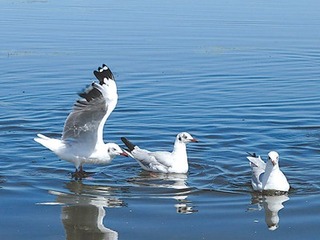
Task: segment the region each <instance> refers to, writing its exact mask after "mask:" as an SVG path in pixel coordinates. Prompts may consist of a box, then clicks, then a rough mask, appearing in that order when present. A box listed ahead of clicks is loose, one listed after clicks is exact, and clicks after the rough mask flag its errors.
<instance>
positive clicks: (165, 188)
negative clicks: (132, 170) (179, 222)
mask: <svg viewBox="0 0 320 240" xmlns="http://www.w3.org/2000/svg"><path fill="white" fill-rule="evenodd" d="M187 179H188V177H187V175H186V174H173V173H171V174H164V173H153V172H147V171H142V172H140V174H139V176H137V177H134V178H131V179H128V181H129V182H130V183H131V184H136V185H138V186H139V187H140V188H143V189H144V191H148V196H149V197H151V198H170V199H175V200H176V201H177V203H176V204H174V207H175V208H176V211H177V213H181V214H190V213H194V212H197V211H198V210H195V209H193V206H192V202H191V201H189V200H188V199H187V198H188V196H189V194H190V193H191V192H192V190H193V189H192V188H190V187H188V185H187V183H186V182H187ZM155 189H156V190H155ZM149 191H151V192H149Z"/></svg>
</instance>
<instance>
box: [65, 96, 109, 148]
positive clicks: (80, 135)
mask: <svg viewBox="0 0 320 240" xmlns="http://www.w3.org/2000/svg"><path fill="white" fill-rule="evenodd" d="M107 110H108V106H107V104H106V101H105V99H104V97H103V95H102V94H100V95H99V97H96V98H94V99H92V100H90V102H88V101H87V100H85V99H80V100H78V101H77V102H76V103H75V105H74V108H73V111H72V112H71V113H70V114H69V116H68V118H67V120H66V122H65V125H64V129H63V134H62V139H63V140H65V139H68V138H72V139H77V140H78V141H86V142H90V143H92V144H93V145H95V144H96V142H97V138H98V128H99V125H100V123H101V120H102V119H103V118H104V116H105V115H106V113H107Z"/></svg>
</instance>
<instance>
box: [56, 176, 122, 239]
mask: <svg viewBox="0 0 320 240" xmlns="http://www.w3.org/2000/svg"><path fill="white" fill-rule="evenodd" d="M66 188H67V189H68V190H69V191H70V192H69V193H61V192H56V191H50V193H51V194H53V195H55V196H57V199H56V202H57V203H60V204H62V205H63V207H62V213H61V219H62V223H63V226H64V228H65V231H66V239H68V240H79V239H80V240H81V239H85V240H93V239H94V240H97V239H101V240H102V239H103V240H115V239H118V233H117V232H116V231H113V230H111V229H109V228H106V227H105V226H104V218H105V216H106V210H105V208H106V207H121V206H124V205H125V204H124V202H123V201H121V200H119V199H117V198H114V197H111V195H112V191H113V189H112V188H109V187H104V186H90V185H85V184H83V183H82V182H78V181H72V182H69V183H67V184H66Z"/></svg>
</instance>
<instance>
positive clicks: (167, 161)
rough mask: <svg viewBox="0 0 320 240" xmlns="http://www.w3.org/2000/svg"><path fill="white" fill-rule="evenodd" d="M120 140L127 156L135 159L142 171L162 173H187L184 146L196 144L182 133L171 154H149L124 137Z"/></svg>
mask: <svg viewBox="0 0 320 240" xmlns="http://www.w3.org/2000/svg"><path fill="white" fill-rule="evenodd" d="M121 140H122V142H123V143H124V144H125V145H126V146H127V148H128V150H127V151H128V155H129V156H130V157H132V158H134V159H136V160H137V161H138V163H139V164H140V166H141V167H142V168H143V169H144V170H147V171H151V172H162V173H186V172H188V168H189V166H188V158H187V149H186V144H187V143H189V142H198V141H197V140H196V139H195V138H193V137H192V136H191V135H190V134H189V133H187V132H182V133H179V134H178V135H177V137H176V141H175V143H174V146H173V151H172V152H163V151H158V152H150V151H148V150H145V149H141V148H139V147H138V146H136V145H134V144H133V143H131V142H130V141H129V140H128V139H127V138H125V137H122V138H121Z"/></svg>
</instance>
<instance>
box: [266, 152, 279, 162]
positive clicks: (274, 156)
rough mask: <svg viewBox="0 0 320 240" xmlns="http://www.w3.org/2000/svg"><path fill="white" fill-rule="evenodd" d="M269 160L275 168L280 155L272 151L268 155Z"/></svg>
mask: <svg viewBox="0 0 320 240" xmlns="http://www.w3.org/2000/svg"><path fill="white" fill-rule="evenodd" d="M268 159H269V161H271V163H272V165H273V166H275V165H277V164H278V162H279V154H278V153H277V152H275V151H271V152H269V153H268Z"/></svg>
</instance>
